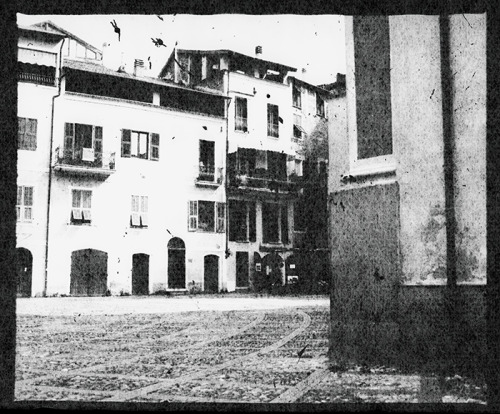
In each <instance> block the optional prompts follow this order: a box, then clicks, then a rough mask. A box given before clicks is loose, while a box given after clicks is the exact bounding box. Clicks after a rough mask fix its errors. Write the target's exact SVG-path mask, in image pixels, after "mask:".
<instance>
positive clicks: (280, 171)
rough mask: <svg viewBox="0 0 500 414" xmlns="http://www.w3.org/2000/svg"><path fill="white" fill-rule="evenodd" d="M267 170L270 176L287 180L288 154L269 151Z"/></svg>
mask: <svg viewBox="0 0 500 414" xmlns="http://www.w3.org/2000/svg"><path fill="white" fill-rule="evenodd" d="M267 171H268V175H269V177H270V178H273V179H276V180H282V181H286V154H284V153H280V152H275V151H267Z"/></svg>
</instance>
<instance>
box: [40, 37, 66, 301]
mask: <svg viewBox="0 0 500 414" xmlns="http://www.w3.org/2000/svg"><path fill="white" fill-rule="evenodd" d="M63 45H64V39H63V41H62V42H61V47H60V48H59V77H58V82H57V83H58V85H57V87H58V91H57V95H54V96H53V97H52V114H51V119H50V145H49V181H48V188H47V224H46V230H45V277H44V281H43V296H47V282H48V264H49V227H50V226H49V220H50V192H51V188H52V152H53V150H52V148H53V144H54V113H55V101H56V98H58V97H59V96H61V89H62V88H61V84H62V79H63V75H62V48H63Z"/></svg>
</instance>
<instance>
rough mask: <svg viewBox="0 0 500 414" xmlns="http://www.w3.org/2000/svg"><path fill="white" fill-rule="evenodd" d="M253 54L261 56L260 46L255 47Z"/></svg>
mask: <svg viewBox="0 0 500 414" xmlns="http://www.w3.org/2000/svg"><path fill="white" fill-rule="evenodd" d="M255 54H256V55H262V46H255Z"/></svg>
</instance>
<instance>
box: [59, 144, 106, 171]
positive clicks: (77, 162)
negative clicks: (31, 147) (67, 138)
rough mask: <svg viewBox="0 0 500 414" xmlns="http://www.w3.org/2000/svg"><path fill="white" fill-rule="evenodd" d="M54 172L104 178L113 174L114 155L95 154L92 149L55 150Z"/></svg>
mask: <svg viewBox="0 0 500 414" xmlns="http://www.w3.org/2000/svg"><path fill="white" fill-rule="evenodd" d="M54 170H55V171H57V172H60V173H66V174H72V175H87V176H96V177H102V178H106V177H108V176H110V175H111V174H113V173H114V172H115V153H114V152H113V153H109V152H96V151H95V150H94V149H92V148H80V149H76V150H72V149H63V148H56V151H55V163H54Z"/></svg>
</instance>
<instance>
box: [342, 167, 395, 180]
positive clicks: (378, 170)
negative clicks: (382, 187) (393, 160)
mask: <svg viewBox="0 0 500 414" xmlns="http://www.w3.org/2000/svg"><path fill="white" fill-rule="evenodd" d="M396 169H397V168H396V165H394V164H390V165H373V166H369V167H364V168H353V169H351V170H350V171H349V173H346V174H343V175H342V176H341V178H340V181H341V182H342V183H344V184H347V183H352V182H356V181H357V180H362V179H364V178H367V177H376V176H386V175H391V176H392V175H395V174H396Z"/></svg>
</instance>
